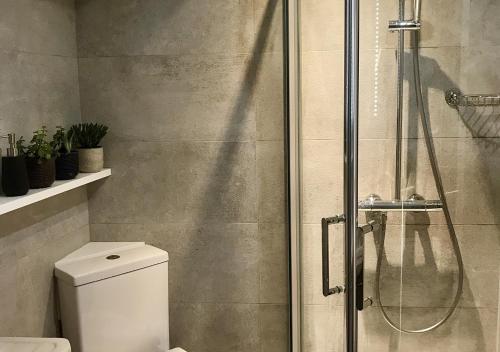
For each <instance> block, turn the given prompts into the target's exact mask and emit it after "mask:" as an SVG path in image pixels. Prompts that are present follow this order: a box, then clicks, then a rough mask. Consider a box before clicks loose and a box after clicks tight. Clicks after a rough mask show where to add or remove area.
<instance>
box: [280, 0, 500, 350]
mask: <svg viewBox="0 0 500 352" xmlns="http://www.w3.org/2000/svg"><path fill="white" fill-rule="evenodd" d="M286 11H287V15H288V17H287V19H288V24H287V29H288V53H289V61H288V64H289V70H288V72H289V75H288V79H289V84H288V87H289V102H288V103H289V104H288V106H289V116H290V123H289V137H290V138H289V141H290V163H289V167H290V180H289V181H290V210H291V212H290V219H291V222H290V227H291V239H292V241H291V264H292V265H291V277H292V280H291V283H292V332H293V334H292V347H293V350H294V351H302V352H313V351H322V352H325V351H328V352H330V351H348V352H355V351H365V350H375V351H405V352H408V351H410V352H412V351H464V352H465V351H488V352H489V351H500V313H499V311H500V289H499V286H500V210H499V206H500V148H499V147H500V71H499V70H500V69H499V67H500V25H499V24H498V21H497V20H496V19H497V18H498V17H499V16H500V3H497V2H495V1H473V0H463V1H459V2H457V1H453V0H443V1H439V2H435V1H426V0H407V1H404V0H373V1H365V2H361V1H358V0H346V1H343V0H309V1H306V0H297V1H290V2H289V4H288V8H287V9H286Z"/></svg>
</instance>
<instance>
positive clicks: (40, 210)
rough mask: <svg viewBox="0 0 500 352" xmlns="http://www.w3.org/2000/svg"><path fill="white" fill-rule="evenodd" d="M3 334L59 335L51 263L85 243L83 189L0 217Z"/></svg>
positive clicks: (1, 326) (85, 214)
mask: <svg viewBox="0 0 500 352" xmlns="http://www.w3.org/2000/svg"><path fill="white" fill-rule="evenodd" d="M0 228H1V229H2V230H1V232H0V257H1V258H2V259H1V260H0V292H1V294H0V307H2V308H3V309H2V312H4V314H5V315H4V316H3V319H2V320H1V322H0V334H1V335H2V336H57V334H59V333H60V332H59V331H58V330H57V329H58V328H57V326H58V324H57V321H56V311H55V309H56V308H55V299H54V280H53V268H54V263H55V262H56V261H57V260H59V259H61V258H62V257H64V256H65V255H67V254H68V253H70V252H72V251H73V250H75V249H77V248H78V247H80V246H81V245H83V244H85V243H87V242H88V241H89V227H88V210H87V194H86V192H85V189H84V188H83V189H78V190H74V191H71V192H69V193H66V194H63V195H60V196H57V197H54V198H51V199H48V200H45V201H42V202H40V203H35V204H33V205H30V206H28V207H26V208H23V209H19V210H16V211H14V212H11V213H8V214H5V215H2V217H1V218H0Z"/></svg>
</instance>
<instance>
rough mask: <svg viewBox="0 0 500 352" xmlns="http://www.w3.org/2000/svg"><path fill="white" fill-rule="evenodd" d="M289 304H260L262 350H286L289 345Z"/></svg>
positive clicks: (274, 351)
mask: <svg viewBox="0 0 500 352" xmlns="http://www.w3.org/2000/svg"><path fill="white" fill-rule="evenodd" d="M288 311H289V308H288V305H275V304H262V305H260V306H259V324H260V341H261V342H260V351H261V352H286V351H289V350H290V347H289V345H290V344H289V324H288V315H289V313H288Z"/></svg>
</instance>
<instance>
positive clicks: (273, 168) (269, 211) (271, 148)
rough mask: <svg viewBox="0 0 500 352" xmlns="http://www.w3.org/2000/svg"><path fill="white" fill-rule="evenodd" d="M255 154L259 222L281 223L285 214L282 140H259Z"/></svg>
mask: <svg viewBox="0 0 500 352" xmlns="http://www.w3.org/2000/svg"><path fill="white" fill-rule="evenodd" d="M256 155H257V192H258V212H259V222H260V223H262V222H272V223H283V222H285V215H286V204H285V202H286V199H285V196H286V186H285V181H284V180H285V170H284V167H285V166H284V163H285V155H284V145H283V142H282V141H278V142H273V141H265V142H264V141H259V142H257V152H256Z"/></svg>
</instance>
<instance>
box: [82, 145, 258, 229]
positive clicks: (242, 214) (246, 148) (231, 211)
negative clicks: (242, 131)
mask: <svg viewBox="0 0 500 352" xmlns="http://www.w3.org/2000/svg"><path fill="white" fill-rule="evenodd" d="M105 160H106V165H107V166H108V167H111V168H113V169H114V170H115V171H114V175H113V177H112V178H110V179H109V180H107V181H106V182H105V183H104V184H103V185H102V187H99V186H96V187H94V189H95V190H96V191H95V192H94V193H95V194H94V196H93V197H92V199H91V203H90V204H91V208H90V211H91V222H92V223H143V222H151V221H152V222H160V223H161V222H165V223H168V222H197V223H199V222H203V221H209V220H210V221H217V222H256V221H257V207H256V204H257V192H256V179H255V175H256V170H255V144H254V143H231V142H189V141H186V142H161V143H160V142H133V141H124V140H121V141H120V140H117V139H113V138H111V136H110V137H108V138H107V141H106V143H105ZM132 160H133V161H134V166H133V167H130V162H131V161H132ZM153 195H157V196H153Z"/></svg>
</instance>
